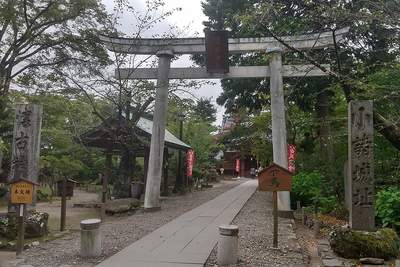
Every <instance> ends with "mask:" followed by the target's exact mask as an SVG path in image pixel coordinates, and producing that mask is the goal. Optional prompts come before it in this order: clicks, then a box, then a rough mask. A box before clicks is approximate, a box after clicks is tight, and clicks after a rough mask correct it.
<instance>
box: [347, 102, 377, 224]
mask: <svg viewBox="0 0 400 267" xmlns="http://www.w3.org/2000/svg"><path fill="white" fill-rule="evenodd" d="M372 115H373V103H372V101H370V100H365V101H350V103H349V106H348V120H349V122H348V146H349V149H348V150H349V152H348V153H349V163H348V175H347V177H348V179H351V181H350V183H349V184H350V188H349V190H347V191H348V193H349V194H350V198H349V199H350V203H349V223H350V227H352V228H353V229H354V230H358V231H371V232H373V231H375V214H374V200H375V192H374V152H373V145H374V143H373V135H374V131H373V121H372Z"/></svg>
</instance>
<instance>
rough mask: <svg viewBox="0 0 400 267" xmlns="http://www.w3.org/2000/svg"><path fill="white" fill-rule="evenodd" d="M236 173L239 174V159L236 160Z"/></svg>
mask: <svg viewBox="0 0 400 267" xmlns="http://www.w3.org/2000/svg"><path fill="white" fill-rule="evenodd" d="M236 172H240V159H236Z"/></svg>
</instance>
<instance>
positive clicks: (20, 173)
mask: <svg viewBox="0 0 400 267" xmlns="http://www.w3.org/2000/svg"><path fill="white" fill-rule="evenodd" d="M41 126H42V107H41V106H37V105H34V104H17V105H16V107H15V117H14V134H13V146H12V159H11V171H10V175H9V177H8V181H9V182H11V181H12V180H14V179H19V178H25V179H27V180H29V181H32V182H34V183H38V174H39V153H40V130H41ZM18 210H19V204H11V203H9V204H8V212H18ZM27 211H36V187H35V189H34V192H33V199H32V203H29V204H27Z"/></svg>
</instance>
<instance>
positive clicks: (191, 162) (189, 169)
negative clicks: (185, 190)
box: [187, 150, 194, 177]
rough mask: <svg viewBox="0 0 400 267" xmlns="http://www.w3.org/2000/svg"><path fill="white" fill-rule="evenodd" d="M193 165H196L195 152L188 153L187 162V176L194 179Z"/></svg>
mask: <svg viewBox="0 0 400 267" xmlns="http://www.w3.org/2000/svg"><path fill="white" fill-rule="evenodd" d="M193 165H194V151H193V150H189V151H188V162H187V176H188V177H192V175H193Z"/></svg>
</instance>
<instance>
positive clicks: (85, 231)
mask: <svg viewBox="0 0 400 267" xmlns="http://www.w3.org/2000/svg"><path fill="white" fill-rule="evenodd" d="M100 223H101V220H99V219H89V220H83V221H81V256H82V257H96V256H100V254H101V234H100Z"/></svg>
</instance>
